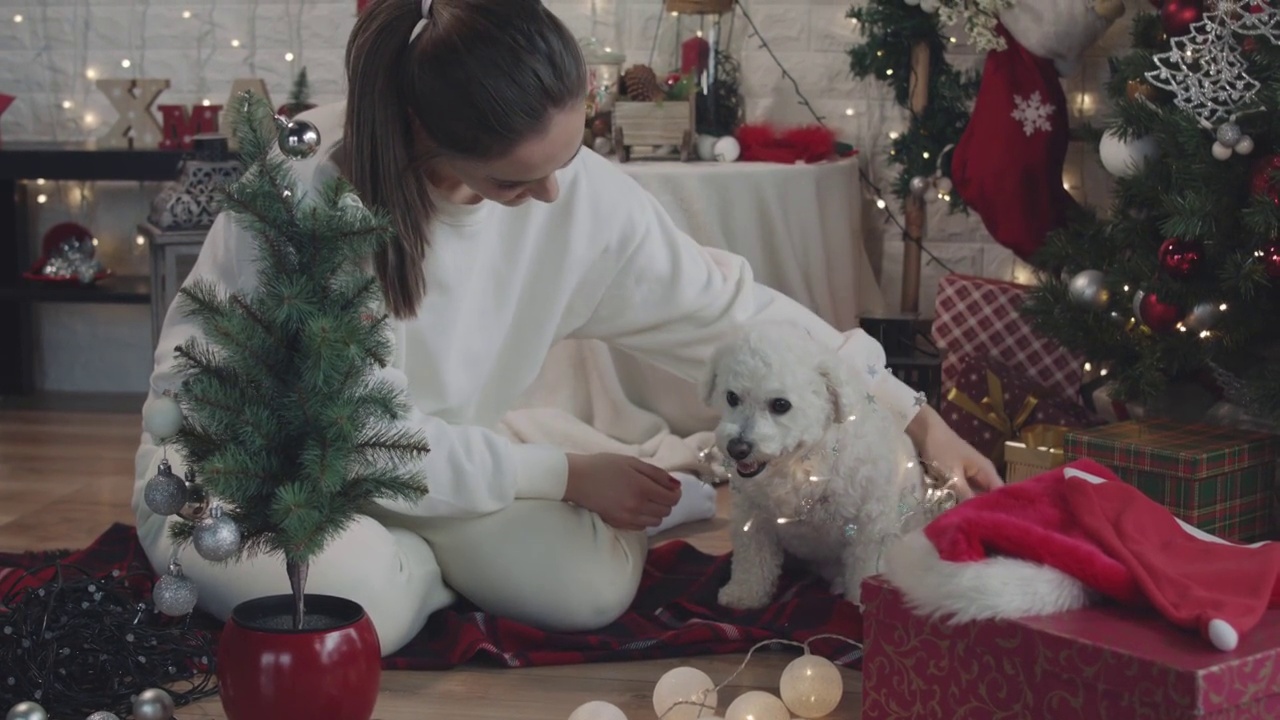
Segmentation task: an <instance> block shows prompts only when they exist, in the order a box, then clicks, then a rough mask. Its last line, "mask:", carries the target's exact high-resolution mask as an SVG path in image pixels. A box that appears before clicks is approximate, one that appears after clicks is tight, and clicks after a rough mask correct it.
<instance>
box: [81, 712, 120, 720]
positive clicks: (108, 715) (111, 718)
mask: <svg viewBox="0 0 1280 720" xmlns="http://www.w3.org/2000/svg"><path fill="white" fill-rule="evenodd" d="M84 720H120V716H119V715H116V714H115V713H112V712H107V711H106V710H99V711H98V712H96V713H94V714H92V715H90V716H89V717H87V718H85V719H84Z"/></svg>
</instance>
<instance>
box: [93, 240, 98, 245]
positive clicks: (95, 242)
mask: <svg viewBox="0 0 1280 720" xmlns="http://www.w3.org/2000/svg"><path fill="white" fill-rule="evenodd" d="M93 246H94V247H98V238H94V239H93Z"/></svg>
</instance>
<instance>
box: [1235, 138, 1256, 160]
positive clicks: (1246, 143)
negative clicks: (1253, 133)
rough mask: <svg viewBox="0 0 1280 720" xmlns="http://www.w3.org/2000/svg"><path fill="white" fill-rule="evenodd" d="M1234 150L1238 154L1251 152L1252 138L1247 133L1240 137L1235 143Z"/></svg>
mask: <svg viewBox="0 0 1280 720" xmlns="http://www.w3.org/2000/svg"><path fill="white" fill-rule="evenodd" d="M1236 152H1237V153H1238V154H1240V155H1248V154H1249V153H1251V152H1253V138H1251V137H1249V136H1248V135H1245V136H1244V137H1242V138H1240V142H1238V143H1236Z"/></svg>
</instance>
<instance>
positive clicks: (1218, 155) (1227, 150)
mask: <svg viewBox="0 0 1280 720" xmlns="http://www.w3.org/2000/svg"><path fill="white" fill-rule="evenodd" d="M1215 135H1216V137H1217V140H1216V141H1215V142H1214V143H1213V157H1214V158H1215V159H1218V160H1228V159H1230V158H1231V156H1232V155H1235V154H1237V153H1238V154H1240V155H1248V154H1249V153H1251V152H1253V138H1251V137H1249V136H1248V135H1245V134H1244V132H1243V131H1242V130H1241V129H1240V126H1239V125H1237V124H1235V123H1234V122H1225V123H1222V124H1221V125H1219V126H1218V131H1217V132H1216V133H1215Z"/></svg>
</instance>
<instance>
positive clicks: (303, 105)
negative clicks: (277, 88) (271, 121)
mask: <svg viewBox="0 0 1280 720" xmlns="http://www.w3.org/2000/svg"><path fill="white" fill-rule="evenodd" d="M314 107H315V105H313V104H312V103H311V81H310V80H308V79H307V69H306V68H305V67H304V68H302V69H301V70H299V71H298V76H297V77H295V78H294V79H293V87H292V88H290V90H289V102H287V103H285V104H284V105H282V106H280V109H279V110H277V111H276V112H277V113H279V114H280V115H283V116H284V117H287V118H291V117H293V116H294V115H297V114H298V113H301V112H306V111H307V110H310V109H311V108H314Z"/></svg>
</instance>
